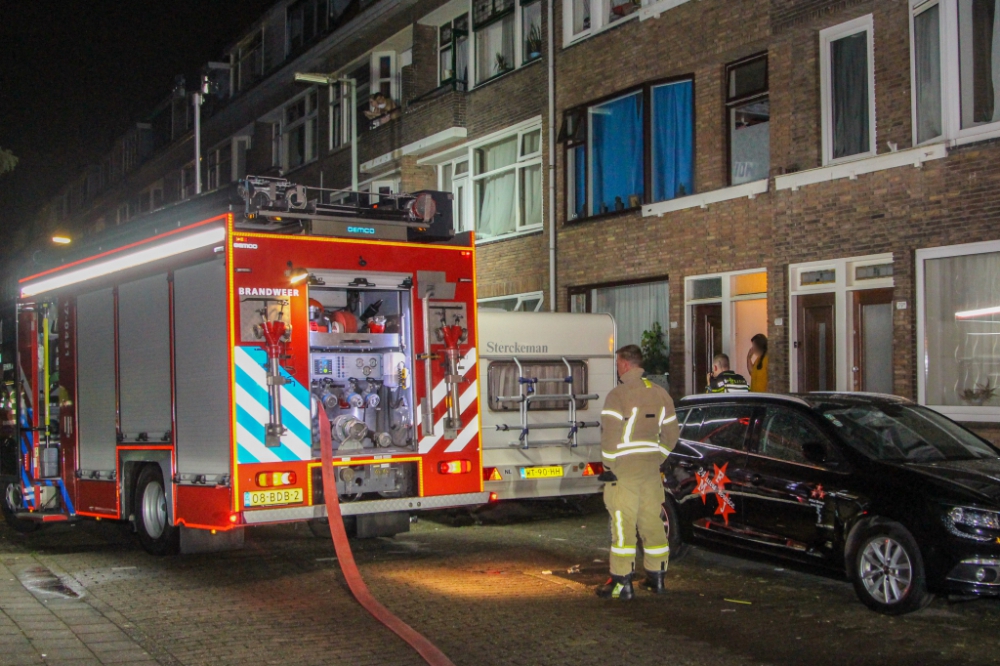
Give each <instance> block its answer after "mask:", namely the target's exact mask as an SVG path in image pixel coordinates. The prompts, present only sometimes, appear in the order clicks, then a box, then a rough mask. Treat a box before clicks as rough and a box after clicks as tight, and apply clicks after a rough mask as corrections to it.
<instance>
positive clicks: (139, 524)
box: [132, 465, 180, 555]
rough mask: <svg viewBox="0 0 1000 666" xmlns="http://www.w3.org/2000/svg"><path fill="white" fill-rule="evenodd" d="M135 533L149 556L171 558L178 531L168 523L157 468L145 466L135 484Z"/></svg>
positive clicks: (175, 545)
mask: <svg viewBox="0 0 1000 666" xmlns="http://www.w3.org/2000/svg"><path fill="white" fill-rule="evenodd" d="M133 497H134V506H133V513H132V515H133V516H135V531H136V534H137V535H138V537H139V543H140V544H142V547H143V549H144V550H145V551H146V552H147V553H149V554H151V555H173V554H175V553H177V552H178V550H179V547H180V530H179V529H177V527H175V526H174V525H171V524H170V519H169V514H168V513H167V494H166V492H165V490H164V485H163V474H162V473H161V472H160V467H159V465H145V466H144V467H143V468H142V471H141V472H139V478H138V479H137V480H136V482H135V494H134V496H133Z"/></svg>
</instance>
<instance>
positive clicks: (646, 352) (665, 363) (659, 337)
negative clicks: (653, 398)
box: [639, 321, 670, 390]
mask: <svg viewBox="0 0 1000 666" xmlns="http://www.w3.org/2000/svg"><path fill="white" fill-rule="evenodd" d="M639 347H640V348H641V349H642V367H643V369H644V370H645V371H646V377H647V378H648V379H649V380H650V381H651V382H655V383H656V384H659V385H660V386H662V387H663V388H665V389H667V390H669V381H668V380H669V378H670V357H669V356H668V355H667V344H666V341H665V340H664V333H663V327H662V326H660V322H658V321H657V322H653V325H652V326H651V327H650V328H649V330H647V331H643V333H642V340H641V342H640V343H639Z"/></svg>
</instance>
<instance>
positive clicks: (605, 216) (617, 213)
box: [566, 208, 642, 226]
mask: <svg viewBox="0 0 1000 666" xmlns="http://www.w3.org/2000/svg"><path fill="white" fill-rule="evenodd" d="M641 210H642V209H641V208H626V209H625V210H609V211H608V212H607V213H598V214H597V215H587V216H586V217H574V218H573V219H572V220H566V225H567V226H576V225H578V224H586V223H588V222H603V221H605V220H611V219H614V218H616V217H622V216H624V215H628V214H629V213H633V214H634V213H638V212H639V211H641Z"/></svg>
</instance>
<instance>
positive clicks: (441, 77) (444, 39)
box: [438, 14, 469, 90]
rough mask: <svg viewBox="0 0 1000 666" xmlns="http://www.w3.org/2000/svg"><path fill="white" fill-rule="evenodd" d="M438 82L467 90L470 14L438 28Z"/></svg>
mask: <svg viewBox="0 0 1000 666" xmlns="http://www.w3.org/2000/svg"><path fill="white" fill-rule="evenodd" d="M438 83H440V84H441V85H446V84H449V83H450V84H452V85H453V86H454V88H455V89H456V90H466V89H467V88H468V84H469V15H468V14H462V15H461V16H459V17H457V18H455V19H453V20H451V21H448V22H447V23H445V24H444V25H442V26H440V27H439V28H438Z"/></svg>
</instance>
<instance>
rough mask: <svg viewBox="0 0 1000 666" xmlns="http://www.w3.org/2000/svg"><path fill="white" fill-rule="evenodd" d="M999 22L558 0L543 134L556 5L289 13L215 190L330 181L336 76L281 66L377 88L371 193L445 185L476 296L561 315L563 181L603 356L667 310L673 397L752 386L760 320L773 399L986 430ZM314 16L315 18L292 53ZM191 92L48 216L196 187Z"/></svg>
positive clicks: (78, 214)
mask: <svg viewBox="0 0 1000 666" xmlns="http://www.w3.org/2000/svg"><path fill="white" fill-rule="evenodd" d="M998 5H1000V1H998V0H974V1H973V0H880V1H878V2H875V1H874V0H738V1H737V0H554V7H553V8H552V11H553V12H554V21H553V26H552V27H553V32H554V34H555V39H554V44H553V46H554V51H555V54H556V55H555V59H554V69H555V76H554V104H555V119H556V120H555V123H554V124H553V125H552V127H551V128H550V127H549V122H548V85H549V77H548V71H549V70H548V67H549V62H548V58H547V52H548V46H549V45H548V44H547V43H546V40H545V39H544V38H545V37H546V35H547V33H548V29H549V26H548V23H547V19H546V17H547V12H548V7H547V5H546V4H545V2H544V0H543V1H541V2H538V1H537V0H536V2H526V1H524V2H522V1H521V0H518V1H516V2H515V1H514V0H489V1H481V0H472V1H471V2H470V1H469V0H452V1H451V2H446V3H442V2H440V0H378V1H376V2H369V3H362V4H350V5H349V8H348V9H345V10H343V11H341V12H340V13H339V14H337V13H336V11H335V7H339V5H336V3H333V2H331V3H327V2H321V1H319V0H311V2H309V1H307V0H298V1H296V2H287V1H286V2H280V3H278V4H276V5H275V7H274V8H273V9H272V10H271V11H270V12H269V13H268V14H267V15H266V16H263V17H261V19H260V22H259V24H258V25H257V26H256V27H255V28H254V30H253V31H251V32H249V33H248V34H247V35H244V36H243V37H242V38H241V39H240V40H238V41H237V42H236V43H235V44H234V46H233V47H232V48H231V49H230V50H229V51H228V52H227V53H226V54H225V58H224V60H225V64H226V65H227V66H228V67H229V69H226V70H223V71H225V72H227V76H228V77H229V78H228V84H227V85H228V89H226V90H224V94H223V95H222V98H220V99H217V100H215V101H213V105H212V108H210V109H205V110H204V113H205V119H204V124H203V132H204V139H203V148H204V149H205V151H204V152H203V155H205V156H206V157H205V158H204V159H205V160H206V162H205V164H206V166H209V164H208V160H209V159H211V154H210V152H211V151H212V150H213V149H215V148H217V147H218V146H231V147H232V149H233V151H239V150H245V155H238V154H237V153H236V152H233V153H232V155H231V156H230V157H229V162H228V163H229V164H231V166H232V169H231V175H230V177H229V178H228V179H230V180H231V179H232V178H235V177H239V176H241V175H243V174H245V173H256V174H260V175H274V174H278V173H283V174H284V175H285V176H286V177H288V178H289V179H291V180H294V181H298V182H304V183H307V184H309V185H317V184H319V182H320V181H322V182H323V184H324V185H325V186H327V187H345V186H347V185H348V183H349V182H350V178H349V174H350V151H349V149H348V143H349V141H350V138H349V134H348V133H347V129H346V128H347V127H348V126H349V125H348V124H345V122H344V119H345V118H346V117H347V115H346V114H347V113H348V111H347V110H345V109H344V107H342V106H341V107H340V108H339V110H338V108H337V106H336V105H335V104H332V103H331V100H335V98H336V96H337V95H338V94H341V93H343V92H346V88H342V87H341V86H340V85H335V86H333V87H332V88H329V89H327V88H326V87H323V86H320V87H319V88H308V87H307V86H303V85H301V84H296V83H294V82H293V74H294V73H295V72H297V71H310V72H324V73H330V74H331V75H332V76H333V77H338V76H355V77H356V78H358V80H359V81H360V80H361V79H363V78H365V77H368V78H369V79H370V82H369V83H368V84H367V86H368V88H367V90H368V91H374V90H375V89H376V88H377V87H378V86H383V85H384V90H385V91H386V92H387V93H389V95H388V96H390V97H391V98H392V99H393V101H394V102H395V103H396V104H397V105H398V109H397V110H396V111H394V112H393V113H392V114H391V116H390V117H388V118H387V119H380V120H379V122H378V123H377V124H378V126H377V127H374V128H372V129H367V131H363V132H362V133H361V135H360V137H359V139H358V151H359V162H360V163H361V174H360V177H359V178H360V181H361V185H362V188H368V189H370V190H371V191H373V192H378V191H380V190H383V188H385V190H390V191H402V190H409V191H412V190H414V189H420V188H430V187H434V188H440V189H448V190H451V191H453V192H454V193H455V195H456V204H457V205H458V206H459V208H460V213H459V217H460V219H461V224H462V225H463V226H464V227H465V228H469V229H473V230H475V231H476V232H477V234H479V236H480V239H481V240H480V248H479V260H478V261H479V263H478V265H479V273H480V276H479V277H480V280H479V286H480V296H481V297H482V298H484V299H500V300H497V301H491V302H494V303H497V304H500V305H502V306H503V307H508V308H510V307H519V308H520V309H535V308H536V307H537V308H539V309H541V308H548V307H549V306H550V304H551V300H550V297H551V294H550V293H549V278H550V275H549V271H550V268H551V266H550V263H549V252H550V247H549V231H550V225H551V224H552V223H553V220H552V219H550V217H551V216H550V214H549V204H550V202H549V197H548V188H549V186H550V178H549V174H550V173H553V174H554V177H553V178H552V179H551V181H552V182H554V184H555V202H554V209H555V211H556V213H555V220H554V222H555V226H556V252H557V254H556V257H557V259H556V262H555V273H556V274H555V278H556V284H557V289H556V292H555V305H556V306H557V308H558V309H560V310H602V311H611V312H612V313H613V314H615V315H616V318H617V320H618V322H619V338H620V341H621V342H639V340H640V338H641V334H642V332H643V331H645V330H648V329H649V328H651V327H652V326H653V324H655V323H659V324H660V325H661V326H662V328H663V329H664V331H665V341H666V343H667V344H668V345H669V358H670V383H671V388H672V392H673V393H674V394H675V395H682V394H685V393H689V392H692V391H698V390H700V389H701V378H702V377H703V372H704V371H705V370H706V369H707V368H706V363H707V362H708V359H709V358H710V357H711V355H712V353H713V352H716V351H725V352H727V353H729V354H730V356H731V357H732V358H733V359H734V361H735V363H736V366H737V368H738V369H740V370H744V369H745V363H746V362H745V357H746V352H747V350H748V347H749V338H750V336H751V335H753V334H756V333H766V335H767V337H768V339H769V341H770V351H769V359H770V360H769V365H770V373H769V374H770V376H769V389H770V390H772V391H779V392H785V391H801V390H813V389H830V390H875V391H884V392H892V393H896V394H899V395H903V396H906V397H910V398H913V399H917V400H920V401H921V402H924V403H926V404H930V405H932V406H934V407H935V408H938V409H940V410H942V411H943V412H944V413H946V414H949V415H951V416H953V417H955V418H957V419H959V420H963V421H966V422H970V423H976V424H977V428H978V429H980V430H982V431H984V432H990V433H991V434H992V433H993V431H992V430H990V427H991V426H989V425H988V424H989V423H992V422H1000V399H998V398H997V397H995V396H994V395H993V394H992V392H991V390H990V389H991V387H993V386H995V385H996V382H997V377H1000V354H998V355H996V359H994V356H995V354H994V351H993V346H994V345H993V340H994V339H995V337H996V336H993V335H990V334H991V333H993V332H994V331H992V329H991V326H994V325H996V324H1000V316H998V315H997V314H995V313H994V312H993V311H992V310H991V308H994V306H998V307H996V308H995V309H996V310H997V312H1000V304H998V303H996V302H994V301H992V300H991V299H995V296H994V295H993V294H994V291H995V289H994V288H993V287H994V284H1000V231H997V230H996V228H995V226H996V225H995V224H994V223H993V215H995V214H996V212H997V210H998V208H1000V196H998V195H997V194H996V193H997V191H998V188H997V187H996V182H997V180H998V178H1000V175H997V171H996V169H995V168H992V164H993V163H994V162H995V161H996V159H997V157H1000V141H997V139H998V138H1000V6H998ZM309 6H312V7H313V9H314V10H315V11H314V12H313V15H314V16H320V15H326V16H329V17H331V18H330V19H329V20H328V21H327V22H326V23H324V24H323V25H322V26H320V25H319V24H316V25H317V27H316V29H314V30H313V31H312V34H311V35H310V36H308V39H307V38H306V36H304V34H305V33H303V31H302V28H301V25H302V19H301V16H302V14H301V12H302V11H303V7H306V8H307V7H309ZM323 12H327V13H326V14H323ZM335 14H336V16H335ZM314 20H315V19H314ZM306 32H309V31H306ZM276 35H278V36H279V37H276ZM269 45H270V46H269ZM463 49H464V50H463ZM259 51H262V53H261V52H259ZM276 52H279V53H280V54H281V57H278V56H276V55H275V53H276ZM383 57H384V58H387V60H384V61H383V60H382V58H383ZM383 63H385V64H386V66H387V69H385V70H383V69H382V65H383ZM248 67H249V68H250V69H249V70H248V69H247V68H248ZM254 68H256V69H254ZM459 70H462V72H461V73H459ZM218 71H220V70H218V69H215V70H210V72H211V73H212V76H218ZM247 72H249V74H248V73H247ZM365 72H367V74H365ZM383 75H384V76H383ZM223 88H225V86H223ZM303 99H305V100H306V101H305V102H304V104H303V103H302V102H301V100H303ZM177 100H180V103H179V104H178V101H177ZM186 100H187V97H185V95H184V91H182V92H181V93H180V95H175V96H174V97H172V98H171V99H170V100H168V101H167V102H165V103H164V105H161V108H160V109H159V110H158V113H159V114H160V115H158V116H156V117H155V118H151V119H149V121H148V122H146V123H144V124H143V125H139V126H138V127H137V130H136V133H138V136H139V137H140V138H142V137H143V136H145V134H144V133H145V132H153V133H155V130H156V128H158V127H167V129H168V130H169V131H168V132H167V135H168V136H167V137H166V138H164V137H163V135H162V132H161V134H160V135H157V136H153V135H150V136H149V139H148V140H147V141H145V142H143V141H142V140H140V141H132V142H131V143H128V142H126V141H124V140H123V142H122V145H121V146H119V147H117V148H116V149H117V150H119V152H121V151H122V150H132V151H133V152H136V151H138V152H136V157H134V158H133V159H132V161H131V162H130V164H132V165H133V168H132V170H131V171H123V170H122V169H121V168H119V170H118V171H117V172H114V173H118V174H119V176H118V177H117V180H115V178H107V179H105V181H103V183H104V184H103V185H102V186H98V187H96V188H95V187H94V186H93V185H92V181H94V180H95V178H96V180H97V181H99V182H102V181H101V177H100V176H99V175H98V176H95V175H94V173H95V172H93V171H91V172H88V173H87V174H84V175H82V176H81V180H79V181H78V182H76V183H74V184H73V185H72V186H71V187H69V188H68V189H67V191H66V193H65V194H64V196H62V197H60V198H59V199H57V200H56V201H55V202H54V203H53V205H52V206H50V207H49V208H48V209H47V210H46V211H45V213H44V215H47V216H48V217H45V219H44V220H43V222H44V223H45V224H47V225H48V227H49V228H54V226H58V225H60V224H63V223H64V222H63V220H72V221H73V222H74V223H76V224H77V225H78V226H79V227H80V228H83V229H94V228H99V227H101V226H104V225H110V224H115V223H124V222H125V221H127V219H129V218H131V217H132V216H134V214H141V213H143V212H145V210H149V209H150V207H152V204H151V203H149V204H146V203H144V202H145V201H147V200H148V201H149V202H153V201H156V199H157V197H156V195H155V194H149V195H148V197H147V193H150V192H155V188H156V187H159V188H160V189H161V192H160V195H159V201H160V202H161V205H168V204H169V203H171V202H172V201H176V200H179V199H181V198H184V197H188V196H191V192H189V191H188V190H189V185H190V175H189V170H190V166H191V155H192V154H193V153H192V151H193V148H192V140H191V133H190V131H189V129H188V126H189V124H190V117H189V116H190V113H189V112H187V111H185V109H187V108H189V105H188V106H185V104H186ZM314 100H315V101H314ZM296 104H299V105H300V106H298V107H296V106H295V105H296ZM338 113H339V116H338V115H337V114H338ZM164 114H167V115H169V116H170V121H169V122H166V123H165V122H162V120H158V118H162V116H163V115H164ZM185 114H187V115H185ZM338 118H339V120H338ZM361 119H363V117H362V116H359V120H361ZM382 120H384V121H385V122H382ZM303 126H308V127H310V128H311V129H306V130H299V129H298V128H300V127H303ZM550 131H551V132H553V133H554V136H553V138H554V139H555V146H556V149H555V153H554V155H553V156H552V157H554V162H553V161H551V160H550V155H549V148H548V146H549V139H550ZM296 132H298V133H296ZM300 136H301V138H300ZM295 141H297V142H298V143H294V144H293V142H295ZM310 141H311V142H312V144H311V145H312V146H313V147H312V149H311V150H310V149H304V148H302V146H303V145H305V143H308V142H310ZM296 150H297V151H298V152H296ZM143 151H145V152H143ZM303 151H304V152H303ZM300 153H302V154H300ZM291 155H294V157H295V159H291V158H290V156H291ZM222 159H223V158H222V157H219V156H216V157H215V158H214V160H215V161H214V162H213V164H216V165H218V164H220V163H221V161H222ZM126 161H127V160H126ZM297 162H301V164H299V163H297ZM550 166H551V167H552V168H553V170H552V171H551V172H550ZM237 167H239V168H237ZM112 171H113V170H112ZM98 172H100V169H98ZM109 173H111V172H109ZM209 178H210V176H206V185H207V186H209V189H211V186H212V185H219V184H222V181H223V180H226V179H225V178H220V177H216V179H215V180H214V181H211V180H208V179H209ZM81 183H83V187H82V189H81ZM88 188H89V189H88ZM80 192H83V194H79V193H80ZM87 192H98V193H97V194H92V195H87ZM459 201H460V202H461V203H460V204H459ZM123 206H124V211H125V213H124V215H123V214H122V210H123ZM133 211H134V213H133ZM44 215H43V217H44ZM970 244H971V245H970ZM956 246H960V247H956ZM994 274H996V275H997V276H998V279H997V280H996V281H994V279H993V276H994ZM994 319H997V321H996V322H994ZM997 332H1000V330H998V331H997ZM918 359H919V362H918ZM741 366H742V367H741Z"/></svg>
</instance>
